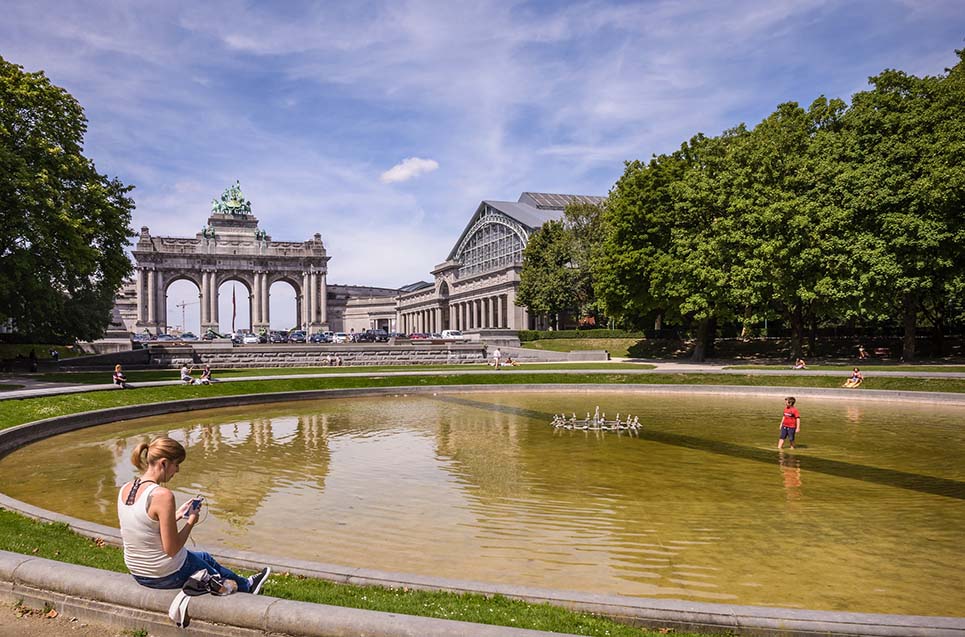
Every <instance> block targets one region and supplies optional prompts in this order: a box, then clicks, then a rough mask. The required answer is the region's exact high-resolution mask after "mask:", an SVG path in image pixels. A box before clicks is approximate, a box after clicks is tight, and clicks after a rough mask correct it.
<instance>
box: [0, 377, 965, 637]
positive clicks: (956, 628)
mask: <svg viewBox="0 0 965 637" xmlns="http://www.w3.org/2000/svg"><path fill="white" fill-rule="evenodd" d="M534 390H535V391H566V392H573V391H574V390H577V391H587V392H590V391H593V392H597V391H601V392H633V393H697V394H718V395H719V394H732V395H758V396H760V395H774V396H780V395H784V394H786V393H787V392H788V391H794V392H795V393H796V394H797V395H798V396H802V397H803V396H809V397H816V398H817V397H820V398H845V397H847V398H849V399H859V400H875V401H881V400H893V401H894V400H897V401H913V402H932V403H941V404H962V405H965V396H962V395H958V394H936V393H929V392H888V391H863V392H860V393H856V392H848V391H846V392H842V391H841V390H836V389H820V388H790V387H740V386H708V385H696V386H688V385H644V386H632V387H628V386H625V385H621V386H614V385H581V386H580V387H579V388H578V389H577V388H575V387H573V386H560V385H510V386H504V385H501V386H478V385H468V386H445V387H440V386H425V387H423V386H419V387H385V388H358V389H329V390H311V391H299V392H282V393H269V394H245V395H241V396H219V397H213V398H195V399H186V400H179V401H170V402H165V403H152V404H146V405H133V406H126V407H117V408H112V409H103V410H96V411H90V412H82V413H78V414H70V415H66V416H60V417H56V418H49V419H45V420H39V421H35V422H32V423H27V424H24V425H20V426H17V427H11V428H9V429H6V430H2V431H0V458H2V457H3V456H6V455H7V454H9V453H10V452H12V451H14V450H16V449H18V448H20V447H23V446H25V445H28V444H30V443H32V442H35V441H37V440H41V439H43V438H47V437H50V436H54V435H58V434H61V433H66V432H68V431H74V430H77V429H83V428H86V427H91V426H95V425H101V424H107V423H111V422H116V421H119V420H127V419H131V418H137V417H144V416H155V415H163V414H168V413H176V412H185V411H193V410H200V409H215V408H220V407H233V406H242V405H252V404H265V403H273V402H285V401H292V400H314V399H322V398H342V397H361V396H385V395H399V394H415V393H419V394H427V393H428V394H432V393H442V392H445V393H456V392H459V393H462V392H474V393H484V392H494V391H498V392H504V391H534ZM0 506H2V507H3V508H6V509H9V510H12V511H16V512H19V513H22V514H24V515H27V516H29V517H32V518H35V519H39V520H44V521H48V522H62V523H66V524H67V525H69V526H70V527H71V528H72V529H73V530H75V531H76V532H78V533H80V534H82V535H85V536H88V537H99V538H101V539H103V540H105V541H106V542H108V543H110V544H115V545H119V544H120V532H119V530H118V529H115V528H113V527H108V526H103V525H99V524H94V523H92V522H86V521H84V520H80V519H77V518H72V517H68V516H64V515H61V514H59V513H55V512H52V511H47V510H45V509H41V508H39V507H34V506H32V505H29V504H27V503H24V502H20V501H19V500H15V499H13V498H10V497H8V496H6V495H4V494H0ZM215 554H216V555H217V557H219V558H220V559H223V560H224V561H225V562H228V563H231V564H234V565H237V566H240V567H246V568H251V569H254V568H256V567H259V566H260V565H263V564H271V565H272V567H273V568H275V569H276V571H282V572H290V573H293V574H298V575H305V576H309V577H317V578H322V579H327V580H332V581H337V582H344V583H350V584H359V585H380V586H386V587H397V588H398V587H408V588H413V589H425V590H449V591H456V592H473V593H482V594H499V595H504V596H507V597H512V598H516V599H521V600H524V601H528V602H533V603H550V604H554V605H558V606H564V607H567V608H571V609H574V610H579V611H585V612H591V613H596V614H600V615H605V616H609V617H612V618H614V619H617V620H620V621H623V622H627V623H631V624H634V625H638V626H648V627H673V628H675V629H676V630H693V631H711V632H716V631H736V632H740V633H744V634H754V635H781V636H792V635H827V634H835V635H876V636H889V637H890V636H895V637H897V636H918V635H921V636H925V635H927V636H945V635H956V636H960V637H965V618H961V617H936V616H917V615H885V614H872V613H850V612H834V611H810V610H800V609H789V608H772V607H760V606H739V605H732V604H718V603H704V602H688V601H683V600H665V599H651V598H638V597H626V596H618V595H598V594H592V593H582V592H578V591H561V590H551V589H542V588H536V587H526V586H511V585H504V584H492V583H484V582H473V581H463V580H452V579H446V578H438V577H430V576H423V575H417V574H409V573H395V572H387V571H379V570H375V569H362V568H351V567H346V566H339V565H330V564H320V563H315V562H308V561H304V560H294V559H286V558H279V557H277V556H265V555H260V554H255V553H249V552H243V551H233V550H230V549H222V550H220V551H218V552H216V553H215ZM0 595H2V596H3V597H5V598H6V599H8V600H15V599H23V600H24V601H25V602H27V601H31V600H32V601H34V602H37V603H40V604H43V603H45V602H48V603H52V604H53V605H54V607H55V608H58V610H60V611H61V612H66V613H68V614H70V615H73V616H78V617H83V618H86V619H89V620H92V621H101V622H104V621H105V619H106V620H108V623H110V624H111V625H117V626H121V627H124V628H139V627H143V626H145V625H149V626H150V627H151V630H152V632H158V634H166V633H170V634H183V633H181V632H179V629H177V628H175V626H174V624H173V623H171V622H170V620H168V619H167V616H166V609H167V605H168V604H169V603H170V601H171V599H173V597H174V592H173V591H151V590H150V589H146V588H144V587H141V586H138V585H137V584H136V583H134V581H133V580H132V579H131V578H130V577H129V576H127V575H124V574H119V573H111V572H107V571H100V570H97V569H91V568H87V567H82V566H76V565H70V564H64V563H61V562H52V561H49V560H44V559H41V558H34V557H31V556H25V555H20V554H16V553H6V552H0ZM253 600H254V601H253ZM195 604H196V605H195ZM252 604H253V605H252ZM192 605H193V606H192V611H197V612H193V613H192V616H195V617H197V619H198V620H200V625H196V624H192V627H193V628H194V629H195V631H196V632H200V634H206V635H223V634H252V635H254V634H266V633H272V632H274V633H278V632H281V633H285V634H290V635H330V634H332V635H334V634H347V633H346V632H345V631H350V632H358V633H359V634H364V633H365V632H366V631H369V632H372V633H373V634H379V635H386V636H390V635H412V634H422V635H436V634H439V635H442V634H446V635H462V634H466V635H489V634H492V635H496V634H500V635H502V634H505V635H520V636H522V635H527V634H530V635H538V634H544V635H545V634H547V633H539V632H537V631H520V630H519V629H512V628H506V627H502V626H488V625H477V624H466V623H464V622H453V621H449V620H436V619H429V618H425V617H417V616H408V615H396V614H391V613H378V612H375V611H362V610H357V609H347V608H337V607H331V606H323V605H319V604H307V603H303V602H291V601H288V600H280V599H275V598H267V597H258V598H251V597H246V596H238V597H229V598H211V599H203V601H202V600H198V602H197V603H196V602H192ZM437 623H438V624H437ZM216 624H226V625H228V626H230V627H231V630H229V631H225V630H224V627H219V626H217V625H216ZM450 624H451V625H450ZM467 627H468V628H467ZM168 629H170V631H169V630H168ZM491 630H492V632H491ZM239 631H243V632H239Z"/></svg>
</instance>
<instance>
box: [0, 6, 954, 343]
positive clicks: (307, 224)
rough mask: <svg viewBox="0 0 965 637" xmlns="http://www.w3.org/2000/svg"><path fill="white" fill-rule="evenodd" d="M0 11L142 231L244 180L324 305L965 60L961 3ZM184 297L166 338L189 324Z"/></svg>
mask: <svg viewBox="0 0 965 637" xmlns="http://www.w3.org/2000/svg"><path fill="white" fill-rule="evenodd" d="M0 6H2V9H3V19H2V20H0V56H2V57H3V58H4V59H6V60H8V61H10V62H13V63H16V64H20V65H21V66H23V67H24V68H25V70H27V71H38V70H43V71H44V72H45V73H46V74H47V76H48V77H49V78H50V79H51V81H52V82H53V83H54V84H56V85H58V86H61V87H63V88H65V89H66V90H67V91H69V92H70V93H71V94H72V95H73V96H74V97H75V98H77V100H78V101H79V102H80V104H81V105H82V106H83V107H84V109H85V112H86V115H87V118H88V131H87V136H86V139H85V154H86V155H87V156H88V157H90V158H91V159H93V161H94V162H95V164H96V166H97V169H98V170H99V172H101V173H103V174H106V175H108V176H109V177H117V178H119V179H120V180H121V181H122V182H124V183H125V184H129V185H133V186H135V190H134V191H133V197H134V200H135V202H136V206H137V208H136V210H135V212H134V218H133V227H134V229H135V230H138V229H140V227H141V226H148V227H149V228H150V230H151V233H152V234H155V235H165V236H194V235H195V234H196V233H197V232H199V231H200V229H201V227H202V226H203V225H205V222H206V220H207V217H208V215H209V214H210V209H211V200H212V199H215V198H218V197H220V195H221V193H222V192H223V191H224V189H225V188H227V187H228V186H229V185H231V184H232V183H234V181H235V180H239V181H240V183H241V187H242V190H243V191H244V194H245V196H246V198H248V199H249V200H250V201H251V205H252V212H253V214H254V215H255V216H256V217H257V218H258V219H259V221H260V225H261V228H262V229H264V230H266V231H267V232H268V234H269V235H270V236H271V237H272V238H273V239H274V240H281V241H303V240H307V239H310V238H311V237H312V236H313V235H314V234H315V233H316V232H319V233H321V235H322V239H323V241H324V242H325V247H326V249H327V251H328V255H329V256H330V257H331V261H330V262H329V277H328V280H329V282H330V283H341V284H352V285H373V286H385V287H393V288H394V287H400V286H402V285H406V284H408V283H412V282H414V281H418V280H428V279H430V278H431V275H430V274H429V272H430V270H431V269H432V268H433V267H434V266H435V265H436V264H438V263H440V262H442V261H443V260H444V259H445V258H446V256H447V255H448V253H449V251H450V249H451V248H452V246H453V244H454V243H455V242H456V240H457V239H458V237H459V235H460V233H461V232H462V230H463V229H464V228H465V226H466V224H467V223H468V221H469V218H470V216H471V215H472V214H473V212H475V210H476V207H477V206H478V205H479V202H480V201H482V200H484V199H490V200H502V201H515V200H516V199H517V198H518V197H519V195H520V193H521V192H524V191H535V192H554V193H566V194H584V195H606V194H607V193H608V192H609V190H610V189H611V188H612V187H613V185H614V183H615V182H616V180H617V179H618V178H619V177H620V175H621V174H622V173H623V168H624V162H625V161H629V160H634V159H646V158H649V157H650V156H651V155H653V154H659V153H664V152H670V151H673V150H674V149H676V148H677V147H678V146H679V145H680V144H681V143H682V142H683V141H685V140H687V139H689V138H690V137H691V136H693V135H694V134H696V133H698V132H702V133H705V134H707V135H716V134H719V133H720V132H721V131H723V130H725V129H727V128H731V127H733V126H735V125H737V124H740V123H746V124H748V125H749V126H753V125H754V124H756V123H757V122H759V121H761V120H762V119H763V118H764V117H766V116H767V115H768V114H770V113H771V112H772V111H773V110H774V109H775V108H776V106H777V105H778V104H780V103H782V102H787V101H796V102H798V103H801V104H802V105H808V104H810V103H811V101H813V100H814V99H815V98H817V97H819V96H821V95H824V96H827V97H829V98H833V97H837V98H842V99H844V100H846V101H850V96H851V95H853V94H854V93H855V92H857V91H861V90H863V89H865V88H867V80H868V78H869V77H870V76H873V75H876V74H878V73H880V72H881V71H882V70H884V69H886V68H895V69H900V70H903V71H906V72H908V73H912V74H915V75H938V74H941V73H943V72H944V70H945V69H946V68H947V67H950V66H952V65H954V64H955V62H956V60H957V57H956V55H955V49H961V48H965V42H963V39H965V4H963V3H962V1H961V0H868V1H864V0H735V1H731V2H705V1H703V0H678V1H649V0H640V1H637V2H617V1H607V0H590V1H580V0H575V1H572V2H564V1H545V2H514V1H509V0H507V1H504V2H485V1H479V0H476V1H466V2H462V1H459V0H437V1H420V0H415V1H408V0H391V1H387V2H367V1H364V0H353V1H351V2H298V1H285V2H281V1H278V2H220V1H207V0H206V1H205V2H196V1H194V2H178V1H175V0H171V1H166V2H153V3H149V2H142V1H123V2H122V1H120V0H118V1H114V2H110V1H98V0H90V1H85V2H71V1H64V0H59V1H54V2H49V1H45V0H22V1H21V0H3V2H2V5H0ZM175 286H182V284H175ZM183 286H187V287H185V288H184V289H183V291H182V288H181V287H178V288H174V287H172V290H170V293H169V297H168V304H169V315H171V317H172V318H171V319H170V320H169V323H170V324H172V325H174V324H177V323H180V322H181V321H180V315H181V308H177V311H176V314H177V319H176V320H175V318H174V314H175V310H174V304H176V303H178V302H184V301H186V302H188V303H191V302H192V300H194V301H196V300H197V289H196V288H194V287H193V286H191V285H190V284H187V283H184V284H183ZM282 287H283V288H287V290H284V289H283V290H278V291H277V293H276V290H275V289H274V288H273V290H272V316H273V320H272V326H273V327H277V328H283V327H290V326H291V324H293V321H294V318H293V317H294V309H293V307H294V306H293V302H292V301H291V297H292V296H293V293H292V291H291V288H289V287H288V286H286V285H282ZM221 296H222V299H221V303H222V311H221V314H222V317H224V315H225V311H226V309H227V312H228V314H229V316H230V298H228V297H229V295H228V294H224V289H223V290H222V295H221ZM286 299H287V300H286ZM276 305H277V308H276ZM286 308H287V309H286ZM184 313H185V317H186V319H185V322H186V323H187V324H188V327H191V326H192V325H193V326H195V327H194V329H196V326H197V321H198V319H197V313H198V312H197V306H196V305H192V306H186V307H185V308H184ZM245 316H247V312H246V311H245ZM276 316H277V319H276V318H275V317H276ZM245 320H247V319H245ZM222 327H224V324H223V325H222Z"/></svg>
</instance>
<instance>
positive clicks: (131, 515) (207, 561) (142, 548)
mask: <svg viewBox="0 0 965 637" xmlns="http://www.w3.org/2000/svg"><path fill="white" fill-rule="evenodd" d="M185 457H187V452H186V451H185V450H184V447H182V446H181V443H179V442H178V441H176V440H173V439H171V438H167V437H161V438H155V439H154V440H152V441H151V442H150V444H149V443H146V442H142V443H141V444H139V445H138V446H137V447H135V448H134V452H133V453H132V454H131V463H132V464H133V465H134V466H135V467H137V468H138V469H139V470H140V471H141V472H142V474H141V477H139V478H135V479H134V480H132V481H131V482H128V483H126V484H125V485H124V486H123V487H121V490H120V492H119V493H118V494H117V517H118V519H119V520H120V523H121V539H122V540H123V542H124V563H125V564H127V569H128V570H129V571H130V572H131V575H133V576H134V579H135V580H136V581H137V583H138V584H141V585H143V586H147V587H149V588H181V587H182V586H184V583H185V582H186V581H187V580H188V578H189V577H190V576H191V575H192V574H193V573H195V572H197V571H200V570H202V569H204V570H206V571H208V572H209V573H211V574H212V575H220V576H221V577H222V579H223V581H224V582H225V585H226V586H225V588H226V589H227V590H226V591H225V592H232V591H231V590H230V589H233V588H234V587H235V586H237V590H238V591H240V592H242V593H252V594H255V595H257V594H258V592H259V591H260V590H261V587H262V585H263V584H264V583H265V580H266V579H268V575H269V574H270V573H271V569H270V568H268V567H266V568H264V569H262V570H261V571H260V572H258V573H257V574H256V575H253V576H251V577H241V576H239V575H237V574H235V573H234V572H233V571H231V570H230V569H227V568H225V567H224V566H221V565H220V564H218V562H217V561H216V560H215V559H214V558H213V557H211V555H209V554H208V553H203V552H195V551H189V550H187V549H186V548H184V545H185V544H186V543H187V541H188V536H190V535H191V530H192V529H193V528H194V527H195V525H196V524H197V523H198V513H199V511H200V506H197V507H193V506H192V501H191V500H189V501H188V502H185V503H184V504H182V505H181V506H180V507H177V509H175V502H174V494H173V493H171V491H170V490H168V489H167V488H165V487H163V486H161V485H162V484H164V483H165V482H167V481H169V480H171V479H172V478H173V477H174V476H175V475H177V473H178V470H179V469H180V467H181V463H182V462H184V459H185ZM180 520H186V522H185V524H184V526H183V527H181V528H180V529H179V528H178V521H180Z"/></svg>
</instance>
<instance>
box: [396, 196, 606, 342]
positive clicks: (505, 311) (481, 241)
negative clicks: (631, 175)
mask: <svg viewBox="0 0 965 637" xmlns="http://www.w3.org/2000/svg"><path fill="white" fill-rule="evenodd" d="M603 200H604V198H603V197H592V196H587V195H560V194H552V193H541V192H524V193H523V194H521V195H520V197H519V200H518V201H488V200H487V201H482V202H480V204H479V206H478V207H477V208H476V211H475V213H474V214H473V215H472V217H470V219H469V223H468V224H466V228H465V229H464V230H463V232H462V234H461V235H460V236H459V238H458V240H457V241H456V242H455V245H453V248H452V250H451V251H450V252H449V255H448V256H447V257H446V260H445V261H444V262H442V263H440V264H439V265H437V266H436V268H435V269H434V270H433V271H432V274H433V277H434V282H433V283H426V284H424V285H423V286H420V287H417V288H416V289H412V290H410V291H403V292H402V293H401V294H400V295H399V297H398V299H399V300H398V306H397V314H398V315H397V318H396V322H397V325H398V329H399V331H400V332H404V333H412V332H428V333H433V332H441V331H442V330H447V329H450V330H452V329H455V330H460V331H462V332H469V333H479V334H481V335H483V336H491V337H495V336H498V335H499V334H500V333H506V332H509V331H517V330H523V329H534V328H536V327H539V326H538V325H537V324H536V323H537V322H538V321H537V319H536V318H535V317H531V316H529V313H528V312H527V311H526V310H525V308H522V307H517V306H516V290H517V288H518V287H519V273H520V270H521V269H522V265H523V249H524V248H525V247H526V243H527V242H528V241H529V237H530V235H531V234H532V233H533V232H534V231H535V230H536V229H537V228H539V227H540V226H542V225H543V224H544V223H546V222H547V221H549V220H550V219H561V218H562V217H563V211H564V209H565V208H566V206H567V205H569V204H571V203H589V204H600V203H602V202H603Z"/></svg>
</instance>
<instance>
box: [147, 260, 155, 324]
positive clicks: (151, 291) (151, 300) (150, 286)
mask: <svg viewBox="0 0 965 637" xmlns="http://www.w3.org/2000/svg"><path fill="white" fill-rule="evenodd" d="M147 322H148V323H150V324H151V325H153V326H154V327H155V328H156V327H157V272H155V271H154V269H153V268H152V269H150V270H148V271H147ZM156 332H157V330H155V333H156Z"/></svg>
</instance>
